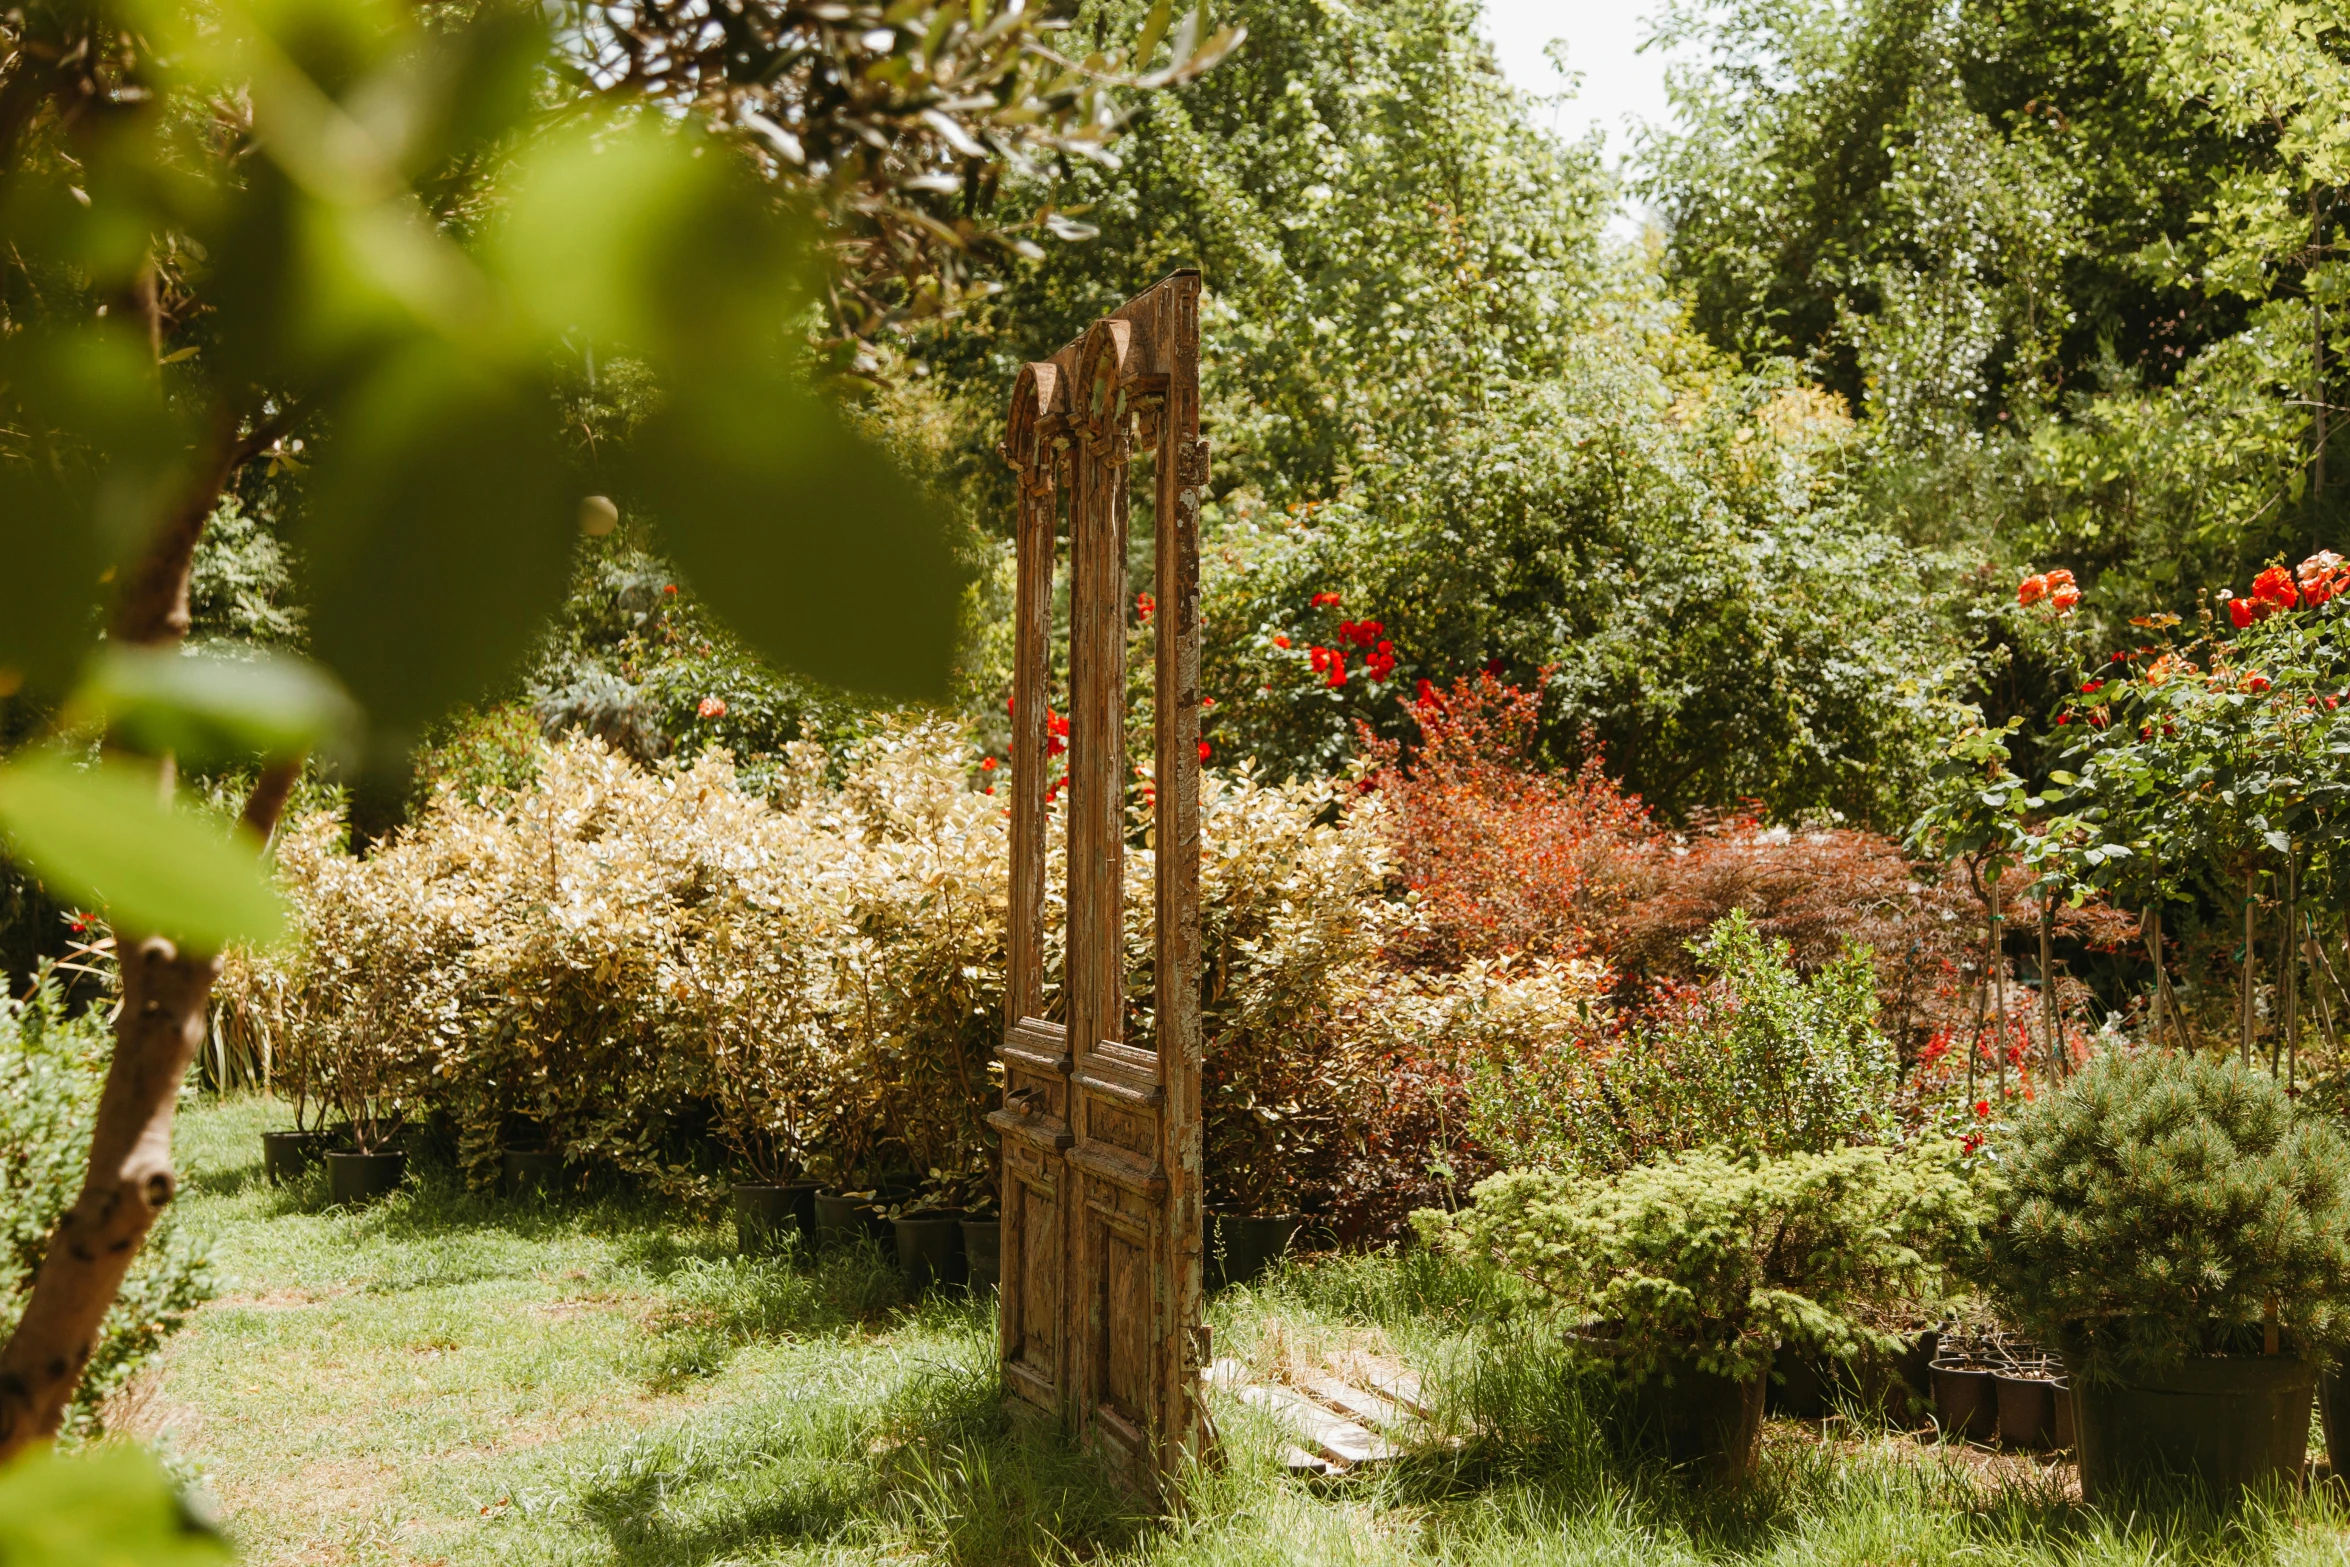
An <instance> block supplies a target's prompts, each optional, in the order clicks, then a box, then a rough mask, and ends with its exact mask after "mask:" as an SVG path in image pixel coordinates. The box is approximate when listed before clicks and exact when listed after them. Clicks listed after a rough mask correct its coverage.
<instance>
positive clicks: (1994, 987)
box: [1991, 876, 2007, 1115]
mask: <svg viewBox="0 0 2350 1567" xmlns="http://www.w3.org/2000/svg"><path fill="white" fill-rule="evenodd" d="M1999 925H2000V914H1999V878H1998V877H1997V876H1993V877H1992V878H1991V1012H1992V1015H1993V1016H1994V1017H1995V1018H1996V1019H1997V1020H1998V1026H1999V1032H1998V1033H1997V1034H1996V1035H1995V1036H1993V1037H1994V1038H1995V1039H1996V1041H1997V1049H1998V1052H1999V1111H2000V1113H2001V1114H2002V1115H2004V1114H2006V1113H2007V944H2006V942H2005V941H2004V940H2003V939H2002V933H2001V931H2000V928H1999Z"/></svg>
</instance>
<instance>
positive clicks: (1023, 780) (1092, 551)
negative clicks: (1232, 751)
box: [989, 271, 1208, 1485]
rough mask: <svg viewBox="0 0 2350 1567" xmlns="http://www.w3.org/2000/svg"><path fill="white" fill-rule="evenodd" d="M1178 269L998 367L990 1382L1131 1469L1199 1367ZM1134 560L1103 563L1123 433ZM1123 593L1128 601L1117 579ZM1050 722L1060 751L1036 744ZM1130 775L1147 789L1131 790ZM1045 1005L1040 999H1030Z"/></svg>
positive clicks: (1110, 557)
mask: <svg viewBox="0 0 2350 1567" xmlns="http://www.w3.org/2000/svg"><path fill="white" fill-rule="evenodd" d="M1199 302H1200V278H1199V274H1198V273H1197V272H1192V271H1184V272H1178V273H1176V274H1175V275H1173V276H1172V277H1169V278H1168V279H1166V280H1165V281H1164V282H1162V283H1159V284H1158V285H1157V286H1155V287H1153V288H1151V289H1150V290H1149V291H1148V292H1146V293H1144V294H1142V295H1140V296H1138V297H1137V298H1135V299H1133V300H1131V301H1129V302H1128V303H1127V304H1126V305H1125V306H1123V307H1122V308H1120V309H1119V310H1117V311H1116V312H1114V313H1113V314H1111V315H1109V316H1106V317H1104V318H1103V319H1101V320H1099V321H1096V322H1095V323H1094V324H1093V325H1092V326H1091V327H1090V328H1088V329H1087V331H1086V332H1085V335H1084V336H1083V337H1081V338H1079V339H1078V340H1077V341H1076V342H1074V343H1071V344H1070V345H1069V346H1068V347H1066V348H1064V349H1062V350H1061V351H1060V352H1059V353H1057V354H1055V355H1054V356H1053V357H1052V358H1051V359H1049V360H1045V361H1041V362H1039V363H1035V364H1030V365H1027V366H1025V367H1023V368H1022V370H1021V371H1020V375H1019V379H1018V381H1017V382H1016V384H1015V386H1014V389H1013V394H1012V407H1011V414H1010V420H1009V426H1008V429H1007V432H1006V436H1005V441H1004V446H1003V453H1004V456H1005V457H1006V459H1007V460H1008V461H1009V462H1010V463H1011V464H1012V466H1013V468H1014V469H1015V470H1016V471H1017V472H1018V474H1019V478H1020V515H1019V519H1018V549H1019V565H1018V570H1019V580H1018V588H1017V598H1016V604H1015V609H1014V614H1015V617H1016V620H1017V628H1016V644H1015V657H1014V677H1013V698H1012V714H1011V717H1012V753H1011V761H1012V767H1011V778H1010V780H1009V787H1010V791H1011V812H1012V833H1011V840H1012V876H1011V898H1012V907H1011V927H1010V934H1011V940H1010V953H1009V961H1010V974H1009V985H1008V991H1009V995H1008V1005H1007V1009H1006V1010H1007V1017H1006V1025H1005V1030H1004V1042H1003V1045H1002V1047H1001V1050H1000V1056H1001V1059H1002V1062H1003V1068H1004V1102H1003V1104H1002V1106H1001V1107H1000V1108H998V1109H997V1110H996V1111H995V1112H994V1113H992V1114H991V1115H990V1117H989V1120H990V1122H991V1124H992V1125H994V1126H995V1127H996V1128H997V1130H998V1131H999V1132H1000V1133H1001V1134H1002V1140H1003V1160H1004V1167H1003V1201H1004V1222H1003V1248H1004V1250H1003V1293H1002V1354H1003V1370H1004V1380H1005V1383H1006V1385H1007V1387H1008V1388H1009V1389H1010V1391H1011V1392H1012V1393H1013V1394H1014V1395H1015V1396H1016V1397H1018V1398H1020V1399H1022V1400H1025V1401H1026V1402H1028V1403H1030V1404H1033V1405H1035V1406H1037V1407H1039V1408H1041V1409H1043V1410H1045V1411H1048V1412H1050V1413H1051V1414H1053V1415H1055V1416H1057V1417H1058V1418H1060V1419H1061V1420H1062V1421H1064V1422H1065V1423H1066V1424H1067V1425H1068V1427H1069V1428H1070V1429H1071V1430H1072V1431H1074V1432H1076V1433H1078V1434H1079V1435H1080V1437H1081V1438H1082V1439H1083V1440H1085V1441H1086V1442H1088V1443H1089V1444H1090V1445H1092V1446H1093V1447H1095V1448H1096V1449H1097V1450H1099V1451H1101V1452H1102V1453H1104V1454H1105V1455H1107V1456H1108V1457H1109V1458H1110V1459H1111V1460H1112V1461H1113V1462H1114V1463H1116V1464H1118V1465H1119V1466H1120V1467H1122V1468H1124V1469H1126V1470H1127V1471H1129V1472H1130V1473H1131V1474H1132V1476H1133V1477H1134V1478H1135V1479H1136V1480H1137V1481H1139V1482H1141V1483H1143V1484H1145V1485H1155V1483H1156V1482H1157V1480H1158V1479H1160V1478H1161V1477H1163V1476H1165V1475H1166V1474H1167V1473H1168V1472H1169V1471H1170V1470H1171V1469H1172V1468H1173V1467H1174V1465H1175V1464H1176V1463H1178V1462H1179V1461H1180V1459H1181V1456H1182V1455H1183V1453H1184V1452H1185V1451H1186V1450H1188V1449H1192V1448H1193V1447H1194V1446H1195V1445H1196V1443H1197V1442H1198V1440H1199V1438H1200V1435H1201V1431H1202V1414H1201V1411H1200V1406H1199V1392H1198V1390H1199V1374H1200V1368H1201V1366H1202V1365H1203V1364H1204V1362H1205V1360H1206V1358H1207V1343H1206V1332H1205V1329H1204V1328H1203V1326H1202V1325H1201V1320H1200V1223H1201V1210H1200V1032H1199V997H1200V987H1199V962H1200V938H1199V833H1200V814H1199V772H1200V721H1199V712H1200V707H1199V696H1200V693H1199V636H1200V626H1199V513H1200V505H1201V502H1202V500H1203V499H1204V496H1205V490H1206V484H1207V466H1208V465H1207V446H1206V443H1205V442H1203V441H1202V440H1201V439H1200V434H1199ZM1138 456H1139V457H1141V458H1144V459H1146V460H1147V461H1148V463H1149V465H1150V475H1149V477H1150V480H1151V483H1152V490H1151V498H1152V504H1151V507H1150V514H1151V522H1152V526H1153V528H1154V538H1153V544H1154V549H1153V552H1152V553H1153V568H1152V571H1151V573H1150V576H1149V579H1148V581H1147V584H1141V583H1134V582H1129V580H1128V577H1129V573H1128V569H1127V560H1128V538H1127V533H1128V513H1129V501H1130V498H1131V496H1132V494H1133V485H1134V483H1135V475H1134V472H1133V469H1134V466H1135V462H1136V459H1137V457H1138ZM1064 537H1065V538H1066V539H1067V541H1068V584H1069V597H1068V625H1069V641H1068V660H1067V668H1068V691H1069V698H1068V706H1069V710H1068V713H1067V715H1066V734H1065V736H1064V735H1062V734H1061V733H1059V730H1060V727H1061V726H1060V724H1059V723H1057V722H1054V721H1053V720H1052V718H1051V715H1050V708H1049V701H1050V698H1049V695H1048V693H1049V691H1050V689H1051V681H1050V678H1049V676H1050V671H1051V666H1052V660H1051V656H1050V655H1051V651H1052V650H1051V648H1050V645H1049V643H1050V639H1051V635H1052V628H1053V621H1054V615H1053V601H1054V584H1055V569H1056V565H1057V563H1058V556H1059V547H1058V546H1059V543H1060V540H1061V539H1062V538H1064ZM1145 593H1147V594H1148V595H1149V598H1148V599H1147V600H1145V599H1144V598H1143V596H1142V595H1143V594H1145ZM1138 624H1139V625H1141V626H1145V627H1147V628H1148V632H1149V637H1148V645H1149V647H1150V650H1151V658H1152V662H1153V680H1152V703H1151V711H1152V725H1151V728H1152V744H1151V751H1150V761H1149V763H1148V765H1147V767H1144V768H1140V769H1138V768H1137V767H1136V765H1135V764H1134V762H1133V761H1132V760H1130V757H1129V751H1128V740H1127V729H1128V726H1127V717H1128V715H1127V686H1128V671H1127V647H1128V642H1129V639H1130V635H1131V634H1132V632H1133V630H1134V629H1135V627H1136V626H1137V625H1138ZM1056 740H1063V741H1065V746H1066V750H1065V752H1062V750H1061V748H1060V747H1059V746H1056V745H1055V744H1054V741H1056ZM1064 776H1065V778H1066V784H1065V788H1066V791H1067V799H1066V805H1065V808H1064V818H1065V825H1066V829H1067V845H1068V885H1067V909H1066V926H1065V957H1064V963H1063V969H1062V975H1061V989H1060V996H1059V1003H1058V1005H1056V1006H1048V1004H1047V1002H1046V964H1045V949H1046V931H1045V902H1046V897H1045V894H1046V875H1047V865H1048V855H1047V831H1048V827H1049V825H1050V822H1049V814H1048V813H1049V812H1050V810H1051V808H1052V804H1051V796H1052V795H1055V794H1057V793H1058V792H1059V790H1060V789H1061V788H1062V787H1064V785H1063V784H1062V783H1061V782H1060V780H1061V779H1062V778H1063V777H1064ZM1146 780H1147V782H1148V784H1149V786H1150V789H1151V791H1152V793H1151V794H1149V795H1147V796H1145V795H1142V794H1140V792H1139V791H1140V789H1141V785H1142V783H1143V782H1144V781H1146ZM1130 785H1133V786H1135V788H1136V789H1137V791H1138V793H1137V798H1138V799H1143V798H1147V799H1149V801H1150V804H1149V807H1148V810H1149V815H1148V823H1149V836H1148V840H1147V841H1148V842H1149V844H1150V846H1151V851H1150V852H1151V855H1152V858H1153V862H1154V879H1153V891H1152V896H1153V900H1154V908H1153V913H1154V919H1153V922H1152V923H1153V929H1154V931H1155V945H1154V950H1153V952H1152V954H1151V960H1150V965H1151V977H1152V991H1153V993H1152V994H1151V995H1150V996H1149V998H1148V1001H1149V1006H1150V1018H1151V1028H1150V1031H1149V1038H1148V1040H1147V1041H1142V1042H1138V1041H1134V1040H1130V1039H1129V1037H1128V1036H1129V1033H1130V1032H1132V1030H1130V1028H1129V1019H1130V1017H1132V1016H1134V1015H1135V1011H1134V1008H1133V1007H1132V1006H1131V1004H1130V1003H1131V1002H1132V1001H1134V1000H1139V999H1140V998H1130V996H1129V994H1128V975H1127V971H1126V963H1125V952H1124V944H1123V931H1124V926H1125V914H1126V910H1125V876H1126V858H1127V854H1128V798H1129V795H1128V790H1129V786H1130ZM1048 1011H1055V1012H1058V1013H1059V1014H1060V1019H1061V1020H1058V1021H1056V1020H1051V1019H1048V1017H1047V1016H1046V1014H1047V1012H1048Z"/></svg>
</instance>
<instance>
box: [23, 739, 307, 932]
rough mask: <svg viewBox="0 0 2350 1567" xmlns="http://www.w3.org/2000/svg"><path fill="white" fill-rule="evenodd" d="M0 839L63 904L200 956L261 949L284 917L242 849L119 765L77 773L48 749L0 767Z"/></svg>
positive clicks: (255, 857) (137, 771)
mask: <svg viewBox="0 0 2350 1567" xmlns="http://www.w3.org/2000/svg"><path fill="white" fill-rule="evenodd" d="M0 837H4V838H5V841H6V842H7V845H8V849H9V852H10V854H11V855H12V856H13V857H15V858H17V859H19V860H20V861H22V862H23V863H24V864H25V865H27V866H29V867H30V868H31V869H32V870H33V871H34V872H35V873H36V874H37V875H39V876H40V878H41V879H42V880H43V881H45V882H47V883H48V884H49V887H50V889H51V890H52V891H53V892H55V893H57V894H59V895H60V896H62V897H65V898H68V899H71V900H73V901H75V902H77V903H84V904H88V905H90V906H92V907H98V906H104V907H105V909H106V910H107V913H108V917H109V918H110V919H112V920H113V922H114V924H115V925H116V927H117V928H119V929H124V930H131V931H154V932H156V933H158V934H160V935H165V936H169V937H171V938H172V939H173V940H175V941H179V942H182V943H184V944H186V945H187V946H189V947H192V948H196V949H198V950H201V951H217V950H218V949H220V948H222V947H225V946H228V945H230V944H231V943H232V942H239V941H251V942H264V943H266V942H271V941H275V940H276V939H277V938H278V937H279V936H280V935H281V934H282V933H283V932H284V929H285V912H284V910H283V909H282V908H281V907H280V906H279V904H278V899H277V894H276V893H275V892H274V891H273V890H271V888H270V885H269V881H268V878H267V877H266V876H265V875H264V874H263V870H262V865H261V856H260V853H259V852H258V850H257V849H256V848H255V847H254V845H252V844H251V843H248V842H245V841H243V840H241V839H239V838H238V837H237V836H236V835H234V834H233V833H231V832H229V831H227V830H224V829H223V828H221V827H219V826H218V825H216V824H215V823H213V822H210V821H207V820H206V819H205V818H203V817H201V816H199V815H197V814H195V813H194V812H192V811H189V810H186V809H185V808H182V807H179V806H176V805H171V804H167V803H165V801H164V799H163V797H162V793H161V791H160V790H159V789H158V788H157V786H156V780H155V778H154V776H153V775H152V774H150V773H148V772H147V771H145V770H144V769H142V768H139V767H136V766H133V765H131V764H129V763H126V762H117V761H111V760H110V761H106V762H102V763H100V764H99V765H98V766H96V767H90V768H81V767H75V766H74V765H73V764H72V763H70V762H68V761H67V760H66V759H65V758H63V757H61V756H59V755H57V754H56V753H55V752H52V751H34V752H28V753H24V754H21V755H19V756H17V757H15V758H13V759H11V760H10V761H9V762H8V764H7V765H6V766H4V767H0Z"/></svg>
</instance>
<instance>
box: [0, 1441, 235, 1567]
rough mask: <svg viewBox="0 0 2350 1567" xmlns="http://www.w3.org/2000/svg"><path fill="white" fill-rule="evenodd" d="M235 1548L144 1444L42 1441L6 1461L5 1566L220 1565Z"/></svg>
mask: <svg viewBox="0 0 2350 1567" xmlns="http://www.w3.org/2000/svg"><path fill="white" fill-rule="evenodd" d="M233 1556H234V1553H233V1552H231V1551H230V1549H229V1547H228V1542H227V1541H225V1540H223V1539H222V1538H221V1537H220V1536H219V1535H218V1534H217V1533H216V1532H214V1531H213V1530H211V1529H209V1528H207V1527H205V1526H204V1525H203V1524H200V1523H198V1522H197V1521H195V1520H194V1519H192V1518H190V1517H189V1516H188V1512H187V1509H186V1508H184V1507H183V1506H182V1505H181V1504H180V1499H179V1496H178V1494H177V1493H176V1492H174V1491H173V1490H172V1487H171V1481H170V1480H169V1478H168V1477H166V1476H165V1474H164V1472H163V1466H162V1465H160V1464H158V1463H157V1462H156V1461H155V1459H154V1457H153V1456H152V1455H151V1454H149V1453H147V1452H146V1451H145V1450H144V1449H141V1448H136V1447H129V1446H119V1445H108V1446H104V1447H96V1448H92V1449H89V1450H88V1451H86V1452H82V1453H77V1454H75V1455H73V1456H71V1457H66V1456H64V1455H62V1454H60V1453H58V1452H57V1451H56V1450H55V1449H53V1448H48V1447H37V1448H34V1449H32V1450H31V1451H30V1452H27V1453H26V1454H25V1455H24V1456H23V1457H21V1458H19V1459H17V1460H16V1461H15V1462H14V1463H12V1464H10V1465H8V1466H7V1467H6V1468H5V1469H0V1567H212V1564H214V1563H218V1562H226V1561H229V1560H232V1559H233Z"/></svg>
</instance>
